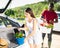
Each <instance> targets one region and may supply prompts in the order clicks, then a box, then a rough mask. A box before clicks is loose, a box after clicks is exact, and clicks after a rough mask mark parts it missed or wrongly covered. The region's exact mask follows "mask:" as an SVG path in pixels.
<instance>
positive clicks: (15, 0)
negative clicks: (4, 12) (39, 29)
mask: <svg viewBox="0 0 60 48" xmlns="http://www.w3.org/2000/svg"><path fill="white" fill-rule="evenodd" d="M8 1H9V0H1V1H0V9H1V8H4V7H5V5H6V3H7V2H8ZM40 1H44V0H12V2H11V3H10V5H9V7H8V8H14V7H18V6H24V5H26V4H31V3H37V2H40Z"/></svg>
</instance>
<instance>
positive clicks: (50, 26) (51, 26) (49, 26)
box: [45, 24, 53, 28]
mask: <svg viewBox="0 0 60 48" xmlns="http://www.w3.org/2000/svg"><path fill="white" fill-rule="evenodd" d="M45 27H47V28H53V25H52V24H49V25H48V26H47V25H45Z"/></svg>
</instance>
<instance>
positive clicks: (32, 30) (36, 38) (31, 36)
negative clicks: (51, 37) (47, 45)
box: [19, 8, 42, 48]
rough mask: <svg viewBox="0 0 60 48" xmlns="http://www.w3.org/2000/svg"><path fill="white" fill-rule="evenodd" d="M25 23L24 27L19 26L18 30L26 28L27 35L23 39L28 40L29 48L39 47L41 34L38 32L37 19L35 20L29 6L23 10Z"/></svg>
mask: <svg viewBox="0 0 60 48" xmlns="http://www.w3.org/2000/svg"><path fill="white" fill-rule="evenodd" d="M25 17H26V24H25V27H24V28H19V30H27V29H29V31H28V36H27V37H26V38H25V41H26V40H28V43H29V45H30V48H40V47H41V42H42V41H41V40H42V35H41V33H40V32H39V28H38V21H37V20H36V18H35V16H34V14H33V12H32V10H31V8H27V9H26V10H25Z"/></svg>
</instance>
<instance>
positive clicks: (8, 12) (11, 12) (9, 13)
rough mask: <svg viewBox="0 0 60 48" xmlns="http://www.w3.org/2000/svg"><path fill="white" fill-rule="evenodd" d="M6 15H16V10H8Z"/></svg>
mask: <svg viewBox="0 0 60 48" xmlns="http://www.w3.org/2000/svg"><path fill="white" fill-rule="evenodd" d="M5 15H7V16H10V15H14V10H12V9H9V10H7V11H6V12H5Z"/></svg>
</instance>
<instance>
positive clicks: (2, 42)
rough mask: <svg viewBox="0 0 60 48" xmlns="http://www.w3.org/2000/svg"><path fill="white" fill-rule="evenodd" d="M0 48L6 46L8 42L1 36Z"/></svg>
mask: <svg viewBox="0 0 60 48" xmlns="http://www.w3.org/2000/svg"><path fill="white" fill-rule="evenodd" d="M0 48H8V42H7V41H6V40H5V39H3V38H0Z"/></svg>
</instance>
